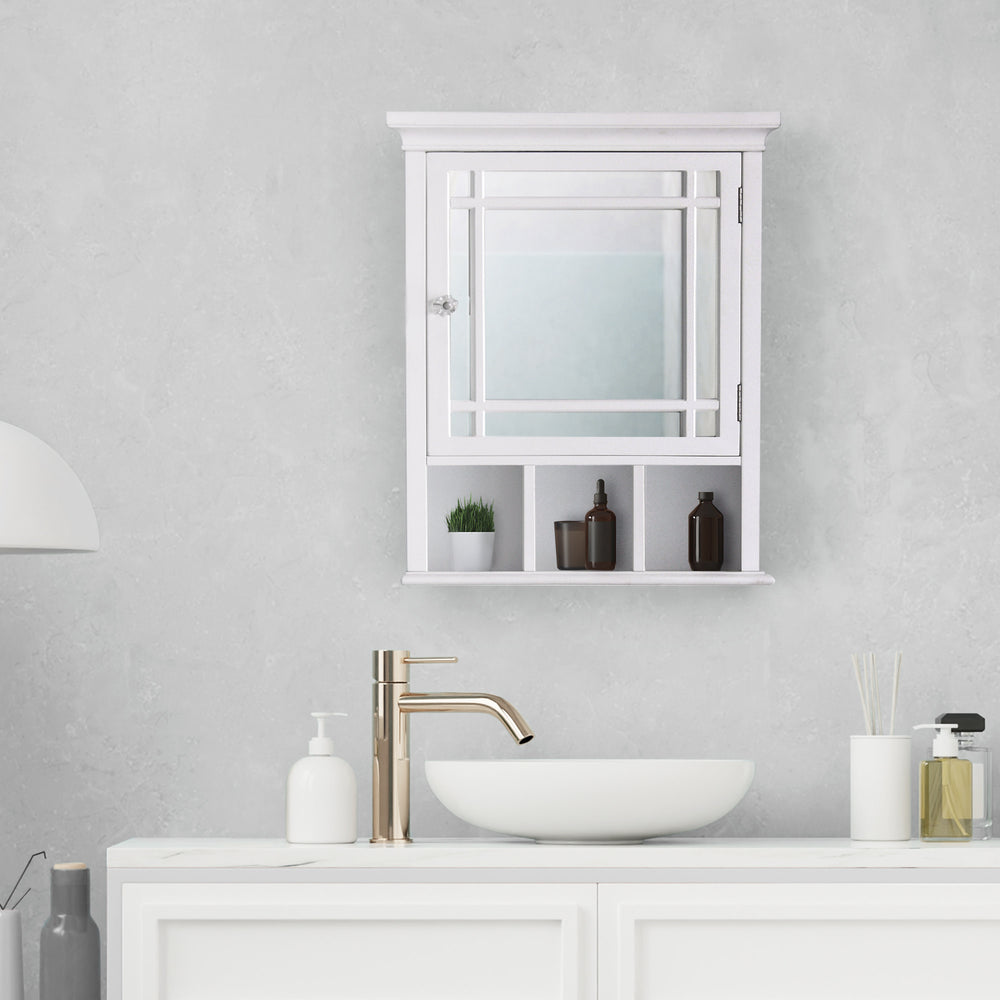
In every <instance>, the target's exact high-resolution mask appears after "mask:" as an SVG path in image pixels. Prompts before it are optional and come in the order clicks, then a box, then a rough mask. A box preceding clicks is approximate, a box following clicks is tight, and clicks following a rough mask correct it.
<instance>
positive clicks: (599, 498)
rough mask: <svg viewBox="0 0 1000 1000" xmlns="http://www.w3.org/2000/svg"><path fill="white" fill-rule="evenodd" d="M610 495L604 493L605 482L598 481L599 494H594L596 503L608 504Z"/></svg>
mask: <svg viewBox="0 0 1000 1000" xmlns="http://www.w3.org/2000/svg"><path fill="white" fill-rule="evenodd" d="M607 502H608V495H607V493H605V492H604V480H603V479H598V480H597V492H596V493H595V494H594V503H607Z"/></svg>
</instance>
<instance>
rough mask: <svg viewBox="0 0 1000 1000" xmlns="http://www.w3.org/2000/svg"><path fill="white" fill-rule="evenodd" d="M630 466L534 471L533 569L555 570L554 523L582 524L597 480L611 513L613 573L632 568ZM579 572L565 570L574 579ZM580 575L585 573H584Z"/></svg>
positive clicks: (545, 467) (546, 467)
mask: <svg viewBox="0 0 1000 1000" xmlns="http://www.w3.org/2000/svg"><path fill="white" fill-rule="evenodd" d="M632 478H633V477H632V466H631V465H607V466H605V465H542V466H538V467H536V469H535V524H534V531H535V568H536V569H537V570H538V571H539V572H548V571H552V572H559V571H558V570H557V569H556V547H555V529H554V527H553V525H554V523H555V522H556V521H582V520H583V519H584V516H585V515H586V513H587V511H588V510H590V509H591V507H593V506H594V493H595V490H596V486H597V480H598V479H603V480H604V487H605V491H606V493H607V494H608V509H609V510H612V511H614V513H615V519H616V527H617V535H618V537H617V546H616V547H617V550H618V562H617V566H616V568H615V572H616V573H617V572H621V571H627V570H631V569H633V568H634V565H635V563H634V558H633V550H634V546H633V517H632V509H633V489H632ZM579 572H581V571H574V570H564V571H563V573H562V575H565V576H576V575H578V573H579ZM582 572H587V571H586V570H583V571H582Z"/></svg>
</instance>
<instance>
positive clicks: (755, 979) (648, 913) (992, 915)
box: [598, 884, 1000, 1000]
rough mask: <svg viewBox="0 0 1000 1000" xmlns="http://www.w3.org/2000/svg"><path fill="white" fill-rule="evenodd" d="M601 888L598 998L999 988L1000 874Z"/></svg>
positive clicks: (813, 997)
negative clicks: (959, 879) (989, 881)
mask: <svg viewBox="0 0 1000 1000" xmlns="http://www.w3.org/2000/svg"><path fill="white" fill-rule="evenodd" d="M599 900H600V902H599V923H600V945H599V949H600V950H599V969H600V974H599V987H598V991H599V996H600V998H601V1000H733V998H740V1000H802V998H804V997H808V998H809V1000H845V998H848V997H849V998H851V1000H897V998H898V1000H939V998H940V997H941V996H947V995H951V994H953V993H954V992H955V991H956V989H958V990H959V991H960V992H962V993H963V994H969V995H973V994H976V993H983V994H984V995H987V996H993V995H995V980H996V959H995V955H996V952H995V942H996V941H1000V885H970V884H964V885H951V884H923V885H906V884H853V885H851V884H798V885H783V884H777V885H774V884H772V885H766V884H742V885H719V884H700V885H604V884H602V885H601V886H600V887H599ZM959 984H960V985H959Z"/></svg>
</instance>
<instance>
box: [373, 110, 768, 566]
mask: <svg viewBox="0 0 1000 1000" xmlns="http://www.w3.org/2000/svg"><path fill="white" fill-rule="evenodd" d="M388 123H389V125H390V126H392V127H393V128H395V129H396V130H398V132H399V133H400V136H401V139H402V143H403V148H404V151H405V178H406V393H407V402H406V437H407V475H406V485H407V495H406V506H407V570H406V573H405V575H404V578H403V580H404V582H405V583H458V584H491V585H494V584H536V585H537V584H720V583H723V584H733V583H769V582H772V579H771V577H769V576H768V575H767V574H766V573H763V572H762V571H761V569H760V560H759V520H760V517H759V507H760V503H759V498H760V440H759V439H760V339H761V337H760V323H761V289H760V271H761V265H760V258H761V229H762V217H761V213H762V196H761V179H762V158H763V150H764V143H765V139H766V137H767V135H768V133H769V132H771V131H772V130H773V129H775V128H777V127H778V123H779V118H778V115H777V114H752V113H740V114H714V115H660V114H635V115H582V114H555V115H549V114H523V115H522V114H496V113H494V114H447V113H445V114H442V113H428V114H421V113H400V114H390V115H389V116H388ZM599 478H600V479H604V480H605V482H606V484H607V488H608V494H609V506H610V507H611V509H612V510H614V511H615V514H616V516H617V519H618V557H617V566H616V569H615V570H614V571H613V572H607V573H602V572H587V571H583V572H572V571H564V572H560V571H559V570H557V568H556V560H555V546H554V538H553V522H554V521H556V520H582V519H583V516H584V514H585V513H586V511H587V510H588V509H589V508H590V507H591V506H592V496H593V494H594V492H595V483H596V480H597V479H599ZM703 490H711V491H713V492H714V493H715V497H716V500H715V502H716V505H717V506H718V507H719V508H720V509H721V510H722V512H723V514H724V516H725V518H726V535H725V550H726V552H725V561H724V564H723V569H722V571H719V572H712V573H692V572H691V571H690V569H689V568H688V563H687V514H688V512H689V511H690V510H691V509H692V508H693V507H694V506H695V505H696V504H697V502H698V492H699V491H703ZM469 495H471V496H472V497H473V498H477V497H479V496H482V497H483V498H485V499H487V500H492V501H493V503H494V505H495V509H496V517H497V542H496V545H497V548H496V556H495V559H494V567H493V569H492V570H491V571H489V572H483V573H465V572H462V573H456V572H451V571H450V560H449V549H448V540H447V530H446V527H445V515H446V514H447V513H448V511H449V510H451V508H452V507H453V506H454V504H455V502H456V501H457V500H460V499H464V498H465V497H467V496H469Z"/></svg>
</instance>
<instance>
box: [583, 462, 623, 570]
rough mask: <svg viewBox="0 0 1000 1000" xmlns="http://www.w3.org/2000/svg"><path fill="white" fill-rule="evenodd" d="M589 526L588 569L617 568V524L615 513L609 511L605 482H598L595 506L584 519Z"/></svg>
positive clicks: (601, 480) (599, 480)
mask: <svg viewBox="0 0 1000 1000" xmlns="http://www.w3.org/2000/svg"><path fill="white" fill-rule="evenodd" d="M584 521H585V522H586V525H587V562H586V566H587V569H601V570H609V569H614V568H615V561H616V554H617V553H616V551H615V535H616V529H617V526H616V523H615V514H614V511H611V510H608V495H607V493H605V492H604V480H603V479H598V480H597V492H596V493H595V494H594V506H593V507H592V508H591V509H590V510H588V511H587V516H586V517H585V518H584Z"/></svg>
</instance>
